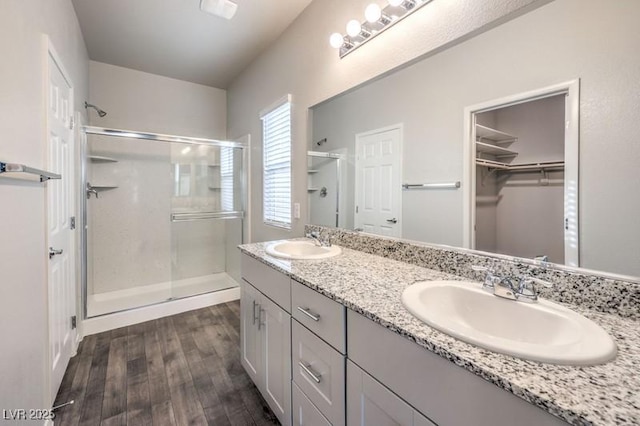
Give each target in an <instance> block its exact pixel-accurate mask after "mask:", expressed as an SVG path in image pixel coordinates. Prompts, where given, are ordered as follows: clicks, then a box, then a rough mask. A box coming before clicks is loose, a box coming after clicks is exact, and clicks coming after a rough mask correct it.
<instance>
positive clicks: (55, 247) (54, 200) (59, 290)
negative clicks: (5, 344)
mask: <svg viewBox="0 0 640 426" xmlns="http://www.w3.org/2000/svg"><path fill="white" fill-rule="evenodd" d="M52 55H54V54H53V53H52V51H51V50H49V54H48V78H47V89H48V103H47V143H48V157H49V159H48V169H49V170H51V171H52V172H54V173H58V174H60V175H62V179H60V180H50V181H48V182H47V194H48V201H47V218H48V220H47V224H48V247H49V260H48V262H49V270H48V273H49V275H48V293H49V347H50V362H51V365H50V368H51V399H52V401H51V402H52V403H53V399H55V396H56V393H57V392H58V388H59V387H60V383H61V382H62V376H63V375H64V371H65V370H66V368H67V365H68V363H69V359H70V358H71V354H72V352H73V349H74V348H73V346H74V342H75V330H74V329H73V328H72V326H71V317H72V316H73V315H75V269H74V253H73V249H74V245H73V234H72V230H71V216H72V212H73V203H74V197H73V194H74V192H73V158H74V157H73V131H72V130H71V123H72V120H71V117H72V114H73V96H72V93H73V91H72V87H71V84H70V82H69V80H68V79H67V78H65V76H64V73H63V72H62V71H61V67H60V65H59V61H57V60H56V59H55V56H52Z"/></svg>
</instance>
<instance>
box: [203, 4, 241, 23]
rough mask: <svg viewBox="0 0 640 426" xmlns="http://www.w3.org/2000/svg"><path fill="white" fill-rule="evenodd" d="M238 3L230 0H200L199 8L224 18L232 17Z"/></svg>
mask: <svg viewBox="0 0 640 426" xmlns="http://www.w3.org/2000/svg"><path fill="white" fill-rule="evenodd" d="M237 9H238V5H237V4H235V3H234V2H232V1H230V0H200V10H202V11H203V12H207V13H210V14H212V15H215V16H219V17H221V18H225V19H231V18H233V15H235V14H236V10H237Z"/></svg>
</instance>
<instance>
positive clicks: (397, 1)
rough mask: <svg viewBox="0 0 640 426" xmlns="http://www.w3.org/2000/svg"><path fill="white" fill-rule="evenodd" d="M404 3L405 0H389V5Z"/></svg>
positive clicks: (394, 5)
mask: <svg viewBox="0 0 640 426" xmlns="http://www.w3.org/2000/svg"><path fill="white" fill-rule="evenodd" d="M402 3H404V0H389V5H390V6H393V7H397V6H400V5H401V4H402Z"/></svg>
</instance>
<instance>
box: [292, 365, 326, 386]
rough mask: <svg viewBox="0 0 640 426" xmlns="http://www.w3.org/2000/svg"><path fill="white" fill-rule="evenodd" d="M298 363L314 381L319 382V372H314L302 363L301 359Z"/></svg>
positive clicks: (320, 376)
mask: <svg viewBox="0 0 640 426" xmlns="http://www.w3.org/2000/svg"><path fill="white" fill-rule="evenodd" d="M298 365H299V366H300V368H302V369H303V370H304V372H305V373H307V374H308V375H309V376H310V377H311V378H312V379H313V381H314V382H316V383H320V380H321V378H322V375H321V374H316V373H314V372H313V371H312V370H311V369H310V368H309V367H307V366H306V365H304V363H303V362H302V361H301V362H299V363H298Z"/></svg>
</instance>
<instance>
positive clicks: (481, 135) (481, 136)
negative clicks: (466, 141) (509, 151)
mask: <svg viewBox="0 0 640 426" xmlns="http://www.w3.org/2000/svg"><path fill="white" fill-rule="evenodd" d="M476 140H477V141H479V142H482V141H484V140H488V141H490V142H493V143H496V144H507V143H511V142H515V141H517V140H518V137H517V136H514V135H510V134H509V133H506V132H501V131H500V130H496V129H492V128H491V127H487V126H482V125H480V124H476Z"/></svg>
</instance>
